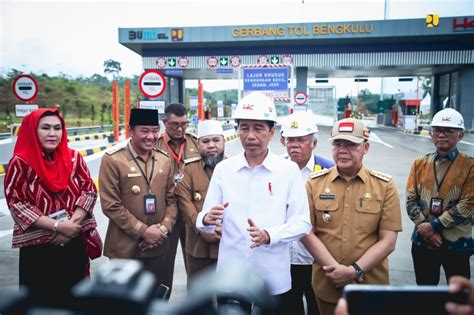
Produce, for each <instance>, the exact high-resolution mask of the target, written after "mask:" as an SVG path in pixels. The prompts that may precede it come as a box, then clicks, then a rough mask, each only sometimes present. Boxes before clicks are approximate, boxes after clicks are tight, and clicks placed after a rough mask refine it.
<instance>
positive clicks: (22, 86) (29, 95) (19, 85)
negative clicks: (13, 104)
mask: <svg viewBox="0 0 474 315" xmlns="http://www.w3.org/2000/svg"><path fill="white" fill-rule="evenodd" d="M13 93H14V94H15V96H16V98H17V99H19V100H21V101H25V102H27V101H31V100H32V99H34V98H35V97H36V94H38V84H37V83H36V80H35V79H34V78H33V77H32V76H29V75H27V74H20V75H19V76H17V77H16V78H15V80H14V81H13Z"/></svg>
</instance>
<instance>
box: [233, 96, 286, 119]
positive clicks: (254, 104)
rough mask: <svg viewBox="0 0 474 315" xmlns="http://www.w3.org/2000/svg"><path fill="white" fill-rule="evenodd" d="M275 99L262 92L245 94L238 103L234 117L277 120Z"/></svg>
mask: <svg viewBox="0 0 474 315" xmlns="http://www.w3.org/2000/svg"><path fill="white" fill-rule="evenodd" d="M276 117H277V115H276V109H275V104H274V103H273V100H271V99H270V98H269V97H268V96H266V95H265V94H263V93H261V92H252V93H250V94H248V95H246V96H244V97H243V98H242V99H241V100H240V101H239V104H238V105H237V108H236V109H235V112H234V116H233V118H234V119H251V120H268V121H274V122H277V119H276Z"/></svg>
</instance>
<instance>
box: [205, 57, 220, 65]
mask: <svg viewBox="0 0 474 315" xmlns="http://www.w3.org/2000/svg"><path fill="white" fill-rule="evenodd" d="M218 64H219V59H217V57H215V56H209V57H208V58H207V65H208V66H209V68H215V67H217V65H218Z"/></svg>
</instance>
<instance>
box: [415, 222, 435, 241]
mask: <svg viewBox="0 0 474 315" xmlns="http://www.w3.org/2000/svg"><path fill="white" fill-rule="evenodd" d="M416 233H418V235H420V236H421V237H422V238H423V239H424V240H425V241H428V240H429V239H430V238H431V237H432V236H433V234H434V233H435V231H433V227H432V226H431V224H430V223H429V222H424V223H421V224H420V225H418V227H417V228H416Z"/></svg>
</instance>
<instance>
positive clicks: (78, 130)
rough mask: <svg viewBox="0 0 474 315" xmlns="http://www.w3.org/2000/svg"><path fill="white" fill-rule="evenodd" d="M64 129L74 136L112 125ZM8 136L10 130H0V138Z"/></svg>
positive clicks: (109, 128)
mask: <svg viewBox="0 0 474 315" xmlns="http://www.w3.org/2000/svg"><path fill="white" fill-rule="evenodd" d="M124 126H125V125H124V124H121V125H119V130H122V129H123V128H124ZM66 130H67V133H68V135H72V136H75V135H77V134H78V133H81V132H89V131H106V130H112V125H103V126H85V127H70V128H66ZM9 137H11V132H0V139H6V138H9Z"/></svg>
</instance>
